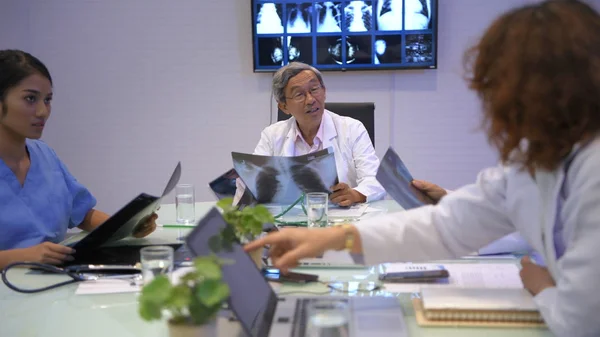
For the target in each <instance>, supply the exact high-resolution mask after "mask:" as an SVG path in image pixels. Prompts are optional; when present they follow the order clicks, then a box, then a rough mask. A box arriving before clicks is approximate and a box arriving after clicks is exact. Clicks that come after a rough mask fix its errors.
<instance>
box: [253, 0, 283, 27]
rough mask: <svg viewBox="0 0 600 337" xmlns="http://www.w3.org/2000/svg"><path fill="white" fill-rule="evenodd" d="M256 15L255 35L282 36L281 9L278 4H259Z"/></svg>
mask: <svg viewBox="0 0 600 337" xmlns="http://www.w3.org/2000/svg"><path fill="white" fill-rule="evenodd" d="M257 13H258V14H257V15H256V34H282V33H283V23H282V21H281V14H282V8H281V5H280V4H274V3H265V4H259V5H258V8H257Z"/></svg>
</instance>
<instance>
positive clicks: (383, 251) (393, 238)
mask: <svg viewBox="0 0 600 337" xmlns="http://www.w3.org/2000/svg"><path fill="white" fill-rule="evenodd" d="M567 169H568V170H567ZM561 198H562V200H560V199H561ZM356 226H357V228H358V230H359V232H360V236H361V241H362V246H363V251H364V258H365V262H366V263H368V264H376V263H381V262H392V261H419V260H435V259H446V258H453V257H458V256H462V255H464V254H467V253H469V252H472V251H475V250H477V249H479V248H480V247H482V246H484V245H486V244H488V243H490V242H492V241H493V240H496V239H498V238H500V237H502V236H503V235H506V234H509V233H511V232H514V231H515V230H517V231H518V232H519V233H520V234H521V235H522V236H523V237H524V238H526V239H527V241H528V242H529V244H530V245H531V246H532V247H533V248H534V249H535V250H536V251H537V252H539V253H540V254H541V255H542V256H543V258H544V260H545V262H546V265H547V268H548V270H549V272H550V274H551V275H552V277H553V279H554V281H555V283H556V286H555V287H550V288H546V289H545V290H543V291H542V292H540V293H539V294H538V295H537V296H535V298H534V300H535V302H536V303H537V305H538V307H539V309H540V312H541V314H542V316H543V318H544V320H545V321H546V324H547V325H548V326H549V328H550V330H551V331H552V332H553V333H554V334H556V335H557V336H569V337H580V336H581V337H583V336H586V337H587V336H600V319H598V317H599V313H600V292H599V291H598V284H600V139H599V138H596V139H595V140H594V141H593V142H591V143H590V144H588V145H587V146H585V147H583V148H581V149H580V150H579V151H578V152H577V147H576V148H574V150H573V152H572V153H571V155H570V156H569V157H568V158H567V159H565V161H564V162H563V163H562V164H561V166H560V167H559V168H558V169H556V170H554V171H551V172H549V171H544V170H537V171H536V172H535V179H534V178H532V176H531V175H530V174H529V173H528V172H527V171H526V170H521V169H520V168H518V167H515V166H509V167H496V168H490V169H487V170H484V171H482V172H481V173H480V174H479V177H478V179H477V182H476V183H475V184H473V185H468V186H465V187H463V188H461V189H458V190H456V191H455V192H453V193H450V194H448V195H447V196H445V197H444V198H443V199H442V200H441V201H440V203H439V204H438V205H436V206H425V207H421V208H417V209H414V210H410V211H407V212H401V213H395V214H388V215H384V216H381V217H377V218H373V219H372V220H365V221H360V222H359V223H357V225H356ZM557 229H558V231H556V230H557ZM555 232H558V235H559V236H561V237H562V242H563V244H564V247H565V250H564V254H561V253H562V252H561V251H558V254H557V248H555V245H556V243H555V240H554V239H555V236H556V235H557V233H555Z"/></svg>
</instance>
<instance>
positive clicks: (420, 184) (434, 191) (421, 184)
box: [410, 180, 448, 205]
mask: <svg viewBox="0 0 600 337" xmlns="http://www.w3.org/2000/svg"><path fill="white" fill-rule="evenodd" d="M410 187H411V188H412V189H414V190H416V191H418V192H421V193H418V192H417V193H416V195H417V198H418V199H419V200H421V202H424V203H426V204H432V205H435V204H437V203H438V202H439V201H440V200H441V199H442V197H443V196H445V195H446V194H448V191H446V190H445V189H443V188H441V187H439V186H438V185H436V184H433V183H430V182H428V181H425V180H413V181H412V182H411V186H410ZM422 194H424V195H422Z"/></svg>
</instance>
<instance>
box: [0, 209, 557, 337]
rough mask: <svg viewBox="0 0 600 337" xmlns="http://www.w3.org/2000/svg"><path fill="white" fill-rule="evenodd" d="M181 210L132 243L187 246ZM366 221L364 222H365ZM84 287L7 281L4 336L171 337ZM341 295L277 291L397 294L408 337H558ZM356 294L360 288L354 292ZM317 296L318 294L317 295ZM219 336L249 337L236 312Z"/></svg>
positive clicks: (0, 308) (132, 304) (15, 276)
mask: <svg viewBox="0 0 600 337" xmlns="http://www.w3.org/2000/svg"><path fill="white" fill-rule="evenodd" d="M213 206H214V202H198V203H196V217H197V218H200V217H202V215H203V214H205V213H206V212H208V210H209V209H211V208H212V207H213ZM401 210H402V208H401V207H400V206H399V205H398V204H396V203H395V202H394V201H392V200H382V201H378V202H374V203H372V204H371V205H370V206H369V208H368V210H367V211H368V213H366V214H365V216H364V217H365V218H366V217H371V216H376V215H377V214H381V213H386V212H395V211H401ZM174 219H175V206H174V205H172V204H165V205H162V206H161V208H160V210H159V220H158V222H159V224H164V226H163V225H161V226H159V227H158V228H157V230H156V231H155V232H154V233H152V234H151V235H149V236H148V237H146V238H143V239H131V243H132V244H140V245H147V244H166V243H177V242H181V240H182V238H183V237H185V235H186V234H187V233H188V232H189V231H190V229H191V227H183V226H172V225H174V224H175V220H174ZM361 219H362V218H361ZM517 261H518V260H517V259H486V258H480V259H479V258H469V259H460V260H452V261H442V262H443V263H456V262H461V263H517ZM377 270H378V269H377V267H376V266H375V267H364V268H352V269H339V268H335V269H333V268H332V269H327V268H322V267H321V268H302V270H301V271H302V272H306V273H312V274H318V275H319V278H320V280H321V281H330V282H341V283H340V284H344V282H349V281H357V280H363V281H364V280H373V281H374V280H376V279H377ZM9 276H10V279H11V281H12V282H14V283H18V284H19V285H21V286H22V287H41V286H44V285H49V284H51V283H54V282H58V281H61V280H65V279H67V277H66V276H62V275H39V274H33V273H31V272H30V271H27V270H25V269H16V270H11V271H10V275H9ZM78 286H79V284H70V285H66V286H63V287H60V288H56V289H53V290H49V291H45V292H41V293H37V294H22V293H17V292H14V291H12V290H11V289H9V288H7V287H6V286H5V285H4V284H3V283H2V284H0V312H1V313H2V314H1V317H0V336H1V337H5V336H6V337H21V336H24V337H25V336H27V337H30V336H31V337H33V336H45V337H52V336H61V337H82V336H83V337H100V336H102V337H105V336H110V337H133V336H145V337H154V336H156V337H159V336H160V337H163V336H168V329H167V324H166V322H164V321H154V322H146V321H143V320H142V319H141V318H140V316H139V315H138V296H139V293H138V292H126V293H112V294H96V295H79V294H76V293H75V292H76V290H77V287H78ZM347 290H348V291H349V292H344V293H343V294H340V291H338V290H333V289H331V288H329V287H327V285H325V284H323V283H313V284H305V285H300V284H285V283H284V284H282V285H280V286H279V287H278V289H276V291H277V292H278V293H279V294H282V295H283V294H290V295H296V294H297V295H301V294H300V292H301V293H302V294H309V295H311V294H314V295H320V296H327V295H329V294H331V295H337V296H340V295H348V296H395V297H397V299H398V301H399V302H400V303H401V306H402V309H403V314H404V320H405V323H406V326H407V330H408V336H425V337H437V336H445V337H452V336H461V337H470V336H484V335H485V336H486V337H496V336H498V337H499V336H513V337H525V336H528V337H533V336H536V337H537V336H552V334H551V333H550V332H549V331H548V330H547V329H538V328H527V329H513V328H510V329H507V328H501V329H495V328H472V327H469V328H465V327H461V328H454V327H421V326H419V325H417V323H416V320H415V313H414V310H413V307H412V302H411V300H412V298H413V297H414V296H418V295H417V294H416V293H392V292H388V291H386V290H385V287H384V288H383V289H381V290H377V291H374V292H365V291H353V289H347ZM354 290H355V289H354ZM311 296H312V295H311ZM217 325H218V335H219V336H227V337H230V336H243V335H244V334H243V332H242V330H241V327H240V326H239V323H237V322H236V321H235V320H234V319H231V313H229V312H223V313H222V314H221V315H220V316H219V318H218V320H217Z"/></svg>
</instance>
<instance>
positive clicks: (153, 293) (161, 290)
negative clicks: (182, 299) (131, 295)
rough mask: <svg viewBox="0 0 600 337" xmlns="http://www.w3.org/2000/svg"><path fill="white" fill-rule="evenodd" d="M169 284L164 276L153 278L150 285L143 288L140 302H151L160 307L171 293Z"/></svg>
mask: <svg viewBox="0 0 600 337" xmlns="http://www.w3.org/2000/svg"><path fill="white" fill-rule="evenodd" d="M172 287H173V286H172V285H171V282H170V281H169V279H168V278H167V276H165V275H159V276H157V277H156V278H154V279H153V280H152V281H151V282H150V283H148V284H147V285H145V286H144V288H143V289H142V294H141V296H140V301H142V300H143V301H146V302H151V303H154V304H157V305H160V306H162V305H163V303H165V301H166V300H167V299H168V298H169V293H170V291H171V288H172Z"/></svg>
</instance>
